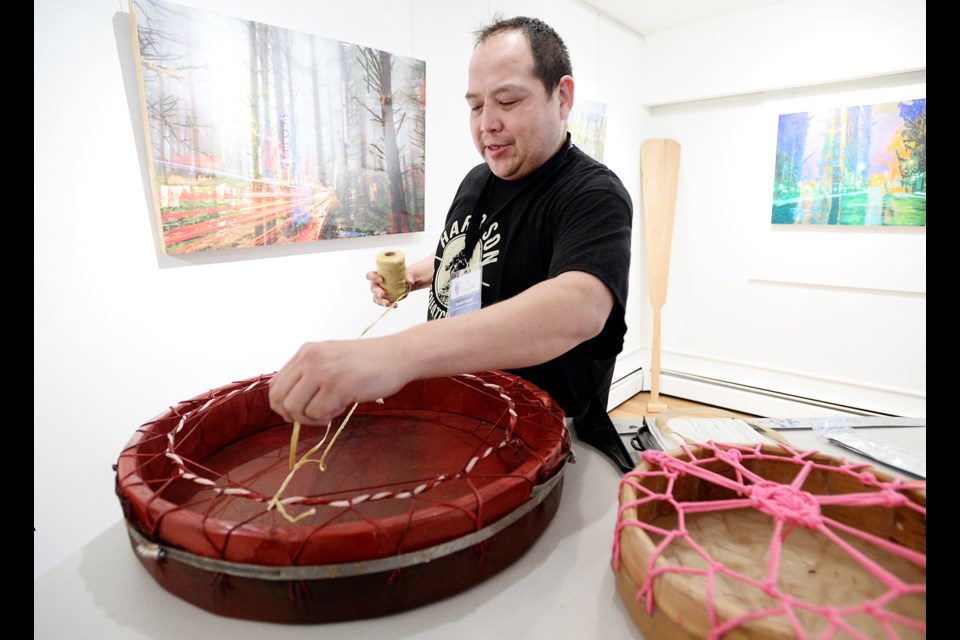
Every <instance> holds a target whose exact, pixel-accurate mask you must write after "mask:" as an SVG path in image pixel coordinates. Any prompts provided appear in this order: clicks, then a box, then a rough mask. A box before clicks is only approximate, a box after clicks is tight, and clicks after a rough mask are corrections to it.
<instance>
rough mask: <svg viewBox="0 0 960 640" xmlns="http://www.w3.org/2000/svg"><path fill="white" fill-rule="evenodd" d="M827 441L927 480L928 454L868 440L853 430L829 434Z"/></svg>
mask: <svg viewBox="0 0 960 640" xmlns="http://www.w3.org/2000/svg"><path fill="white" fill-rule="evenodd" d="M827 439H828V440H829V441H830V442H834V443H836V444H838V445H840V446H841V447H846V448H847V449H850V450H851V451H856V452H857V453H859V454H861V455H864V456H867V457H868V458H872V459H874V460H877V461H879V462H882V463H884V464H887V465H890V466H891V467H894V468H896V469H900V470H901V471H906V472H907V473H912V474H913V475H915V476H919V477H920V478H923V479H924V480H926V479H927V454H926V452H920V451H913V450H910V449H906V448H904V447H901V446H898V445H895V444H892V443H890V442H884V441H883V440H878V439H876V438H867V437H865V436H864V435H863V434H862V433H858V432H856V431H854V430H851V429H847V430H842V431H835V432H833V433H829V434H827Z"/></svg>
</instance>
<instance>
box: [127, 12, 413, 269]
mask: <svg viewBox="0 0 960 640" xmlns="http://www.w3.org/2000/svg"><path fill="white" fill-rule="evenodd" d="M131 15H132V17H133V25H134V26H133V37H134V42H135V50H136V52H137V63H138V65H137V66H138V72H139V75H140V82H141V90H142V104H141V106H142V110H143V116H144V126H145V130H146V135H147V138H148V140H147V146H148V154H149V158H148V166H149V168H150V173H151V176H150V177H151V183H152V185H153V187H154V190H155V191H154V200H155V207H156V209H157V218H158V227H159V233H160V237H161V242H162V248H163V250H164V251H165V252H166V253H168V254H182V253H191V252H199V251H214V250H219V249H227V248H241V247H257V246H265V245H276V244H289V243H307V242H314V241H318V240H328V239H334V238H346V237H353V236H371V235H384V234H395V233H409V232H416V231H423V228H424V146H425V145H424V142H425V137H424V132H425V104H426V100H425V88H426V87H425V82H426V72H425V64H424V62H423V61H420V60H416V59H412V58H405V57H401V56H397V55H393V54H391V53H388V52H386V51H380V50H378V49H372V48H369V47H363V46H359V45H354V44H349V43H345V42H340V41H337V40H330V39H327V38H321V37H318V36H314V35H309V34H306V33H301V32H297V31H291V30H288V29H281V28H278V27H275V26H270V25H267V24H262V23H259V22H253V21H250V20H243V19H240V18H235V17H230V16H224V15H220V14H216V13H211V12H207V11H201V10H198V9H193V8H191V7H187V6H184V5H179V4H172V3H167V2H163V1H160V0H131Z"/></svg>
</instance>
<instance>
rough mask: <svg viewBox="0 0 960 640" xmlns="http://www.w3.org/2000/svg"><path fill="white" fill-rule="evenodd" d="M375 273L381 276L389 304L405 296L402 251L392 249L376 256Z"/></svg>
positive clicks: (404, 270) (404, 265)
mask: <svg viewBox="0 0 960 640" xmlns="http://www.w3.org/2000/svg"><path fill="white" fill-rule="evenodd" d="M377 272H378V273H379V274H380V275H381V276H383V290H384V291H386V292H387V300H389V301H390V303H391V304H392V303H394V302H397V301H398V300H400V298H401V297H403V296H405V295H406V294H407V266H406V263H405V256H404V255H403V251H397V250H395V249H393V250H390V251H383V252H381V253H379V254H377Z"/></svg>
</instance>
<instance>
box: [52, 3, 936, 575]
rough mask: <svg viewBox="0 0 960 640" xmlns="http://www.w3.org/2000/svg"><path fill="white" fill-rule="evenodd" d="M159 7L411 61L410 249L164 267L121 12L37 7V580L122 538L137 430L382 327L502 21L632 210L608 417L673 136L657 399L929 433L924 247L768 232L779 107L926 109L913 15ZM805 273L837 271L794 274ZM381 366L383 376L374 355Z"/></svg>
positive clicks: (335, 245) (413, 310)
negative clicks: (591, 143)
mask: <svg viewBox="0 0 960 640" xmlns="http://www.w3.org/2000/svg"><path fill="white" fill-rule="evenodd" d="M178 1H179V2H181V3H183V4H189V5H191V6H194V7H197V8H201V9H206V10H211V11H218V12H222V13H226V14H229V15H234V16H239V17H243V18H247V19H251V20H256V21H260V22H265V23H269V24H273V25H277V26H281V27H285V28H289V29H296V30H299V31H305V32H309V33H314V34H318V35H322V36H326V37H330V38H334V39H337V40H342V41H346V42H352V43H355V44H361V45H366V46H371V47H374V48H378V49H383V50H387V51H390V52H392V53H396V54H398V55H403V56H412V57H415V58H418V59H421V60H424V61H425V62H426V69H427V152H426V158H427V160H426V162H427V181H426V189H427V191H426V228H425V231H424V232H422V233H414V234H404V235H395V236H387V237H380V238H353V239H343V240H335V241H322V242H317V243H314V244H313V245H310V246H291V245H284V246H275V247H261V248H257V249H249V250H235V251H230V250H228V251H218V252H215V253H214V254H210V255H188V256H182V255H181V256H166V255H163V254H162V252H160V251H159V249H158V246H159V244H158V239H157V235H156V231H155V222H154V218H153V212H152V211H151V209H150V194H149V182H148V180H147V178H146V172H145V167H144V164H143V162H144V154H145V147H144V145H145V140H144V136H143V128H142V123H141V120H140V112H139V104H138V97H137V95H136V93H135V88H136V87H135V84H134V82H135V81H134V74H135V67H134V65H133V59H132V56H133V52H132V37H131V33H130V24H129V14H128V7H127V3H126V2H125V1H119V0H38V1H37V2H35V3H34V527H35V533H34V577H35V579H36V578H37V577H39V576H40V575H42V574H43V573H45V572H46V571H48V570H49V569H50V568H52V567H53V566H55V565H56V564H58V563H59V562H60V561H62V560H63V559H64V558H66V557H67V556H69V555H70V554H72V553H74V552H77V551H78V550H80V549H82V547H83V546H84V545H85V544H86V543H87V542H89V541H90V540H92V539H93V538H95V537H96V536H97V535H99V534H100V533H101V532H102V531H104V530H105V529H107V528H108V527H110V526H111V525H113V524H115V523H116V522H117V521H118V520H119V519H120V518H121V517H122V513H121V510H120V506H119V502H118V501H117V498H116V496H115V494H114V473H113V469H112V465H113V464H114V463H115V462H116V460H117V458H118V456H119V454H120V451H121V450H122V448H123V446H124V445H125V444H126V443H127V441H128V440H129V439H130V438H131V436H132V435H133V433H134V432H135V430H136V429H137V428H138V427H139V426H140V425H141V424H143V423H144V422H147V421H148V420H150V419H151V418H152V417H154V416H156V415H157V414H159V413H161V412H162V411H164V410H166V409H167V408H168V407H169V406H170V405H173V404H175V403H176V402H178V401H181V400H185V399H188V398H191V397H193V396H196V395H198V394H200V393H203V392H205V391H207V390H209V389H211V388H214V387H218V386H220V385H223V384H226V383H229V382H232V381H235V380H239V379H243V378H248V377H252V376H256V375H259V374H261V373H267V372H272V371H275V370H277V369H278V368H279V367H280V366H282V365H283V363H284V362H285V361H286V360H287V359H288V358H289V357H290V356H291V355H292V353H293V352H294V351H295V350H296V348H297V347H298V346H299V345H300V344H301V343H303V342H304V341H307V340H314V339H328V338H352V337H356V336H357V335H358V334H359V333H360V331H361V330H362V329H363V327H365V326H366V325H367V324H369V323H370V322H371V321H373V320H374V319H376V317H377V316H379V314H380V309H378V308H377V307H374V306H373V305H372V304H371V302H370V297H369V293H368V289H367V285H366V281H365V280H364V273H365V272H366V271H368V270H370V269H372V268H373V266H374V259H375V256H376V254H377V253H378V252H379V251H382V250H384V249H386V248H397V249H401V250H403V251H404V252H406V253H407V255H408V256H411V257H412V259H416V258H419V257H422V256H424V255H427V254H428V253H432V252H433V249H434V246H435V240H436V236H437V234H438V232H439V229H440V228H441V226H442V222H443V219H444V216H445V214H446V211H447V207H448V205H449V202H450V200H451V198H452V196H453V194H454V192H455V190H456V187H457V185H458V183H459V181H460V179H461V177H462V176H463V174H464V173H465V172H466V171H467V170H468V169H469V168H470V167H471V166H473V165H474V164H476V163H477V162H479V156H478V155H477V153H476V151H475V149H474V148H473V145H472V142H471V140H470V136H469V130H468V126H467V109H466V105H465V102H464V100H463V94H464V91H465V89H466V68H467V61H468V59H469V56H470V52H471V49H472V32H473V30H474V29H476V28H477V27H479V26H480V25H482V24H483V23H485V22H486V21H488V20H489V19H490V17H491V16H492V15H493V14H494V13H496V12H498V11H502V12H504V13H505V14H507V15H520V14H528V15H535V16H537V17H540V18H543V19H544V20H546V21H547V22H548V23H550V24H552V25H553V26H554V27H555V28H557V30H558V31H559V32H560V33H561V35H563V36H564V38H565V39H566V41H567V44H568V46H569V48H570V50H571V55H572V58H573V63H574V72H575V76H576V79H577V84H576V87H577V90H576V95H577V97H578V98H583V99H589V100H593V101H597V102H601V103H604V104H606V105H607V138H606V145H605V150H604V160H605V161H606V162H607V164H609V165H610V166H611V167H612V168H613V169H614V170H615V171H617V173H618V174H619V175H620V177H621V178H622V179H623V181H624V183H625V184H626V186H627V189H628V191H629V192H630V194H631V197H632V198H633V200H634V207H635V211H636V212H637V218H636V220H637V224H636V226H635V232H634V256H633V265H632V270H631V275H632V280H631V290H630V303H629V304H630V309H629V311H628V325H629V327H630V329H629V332H628V335H627V340H626V346H625V350H624V354H623V355H622V357H621V361H620V363H619V365H618V370H617V376H618V377H624V379H625V380H627V379H629V380H630V382H629V383H628V384H622V385H621V388H620V389H618V392H617V393H618V395H617V396H616V398H618V399H619V400H622V399H625V397H627V396H628V395H629V394H631V393H634V392H636V391H638V390H639V388H640V387H639V384H640V383H641V380H642V379H637V378H636V376H634V377H633V378H629V377H628V374H630V373H631V372H633V371H636V370H638V369H640V368H641V367H642V368H643V369H645V370H646V369H648V368H649V362H650V353H649V348H650V342H651V337H650V336H651V313H650V309H649V305H648V304H647V285H646V257H645V251H644V249H643V225H642V207H641V204H640V203H641V197H640V196H641V194H640V177H639V175H640V168H639V148H640V143H641V142H642V141H643V140H644V139H646V138H649V137H672V138H675V139H677V140H678V141H679V142H680V143H681V145H682V149H683V151H682V158H681V172H680V187H679V191H678V198H677V214H676V223H675V228H674V243H673V252H672V261H671V269H670V281H669V290H668V297H667V304H666V306H665V307H664V309H663V320H664V324H663V340H662V345H663V359H662V366H663V368H664V370H665V371H670V372H675V373H676V375H665V376H664V378H663V387H662V391H663V392H664V393H676V394H678V395H686V396H687V397H691V398H693V399H699V400H703V401H706V402H714V403H716V404H720V405H722V406H728V407H731V408H737V409H740V410H745V411H755V412H757V413H768V414H770V415H781V414H778V413H777V411H786V409H783V407H784V406H786V407H789V408H792V407H793V405H791V403H789V402H787V403H786V405H783V404H781V405H778V406H776V407H774V408H772V409H771V410H770V411H762V409H763V407H762V406H759V405H758V404H757V403H758V402H761V403H762V402H763V400H762V399H761V400H759V401H758V400H757V398H758V396H760V397H761V398H762V397H763V396H762V395H761V394H757V393H745V392H744V391H743V389H742V387H741V385H747V386H755V387H758V388H760V389H772V390H775V391H777V392H780V393H782V394H785V395H788V396H808V397H811V398H813V399H816V400H819V401H823V402H833V403H837V404H841V405H844V406H851V407H858V408H861V409H864V410H868V411H876V412H881V413H893V414H897V415H925V398H926V379H925V365H926V362H925V340H926V335H925V320H926V318H925V313H926V311H925V309H926V307H925V303H926V296H925V246H926V245H925V239H926V235H925V230H923V229H921V230H906V231H904V230H902V229H900V230H893V231H895V233H871V232H870V231H874V232H888V231H891V230H886V229H882V230H866V231H865V230H848V229H840V230H836V229H834V230H813V231H810V230H802V231H804V232H803V233H790V232H781V231H779V230H773V229H771V227H770V225H769V213H770V201H769V193H770V189H771V187H770V185H771V184H772V174H773V151H772V150H773V144H774V142H775V134H776V120H775V115H774V112H775V111H776V104H775V103H777V102H779V101H788V102H789V101H793V100H815V99H821V98H825V99H828V100H829V99H832V98H834V97H837V98H839V97H841V96H847V95H851V94H852V95H853V96H854V97H859V96H863V97H873V96H874V95H878V94H877V93H876V92H885V91H893V92H896V91H897V90H898V89H899V88H901V87H908V86H916V87H918V89H917V90H920V88H924V87H925V68H926V59H925V50H926V42H925V40H926V33H925V5H924V3H923V2H917V1H915V0H911V1H910V2H907V3H899V4H896V5H895V4H894V3H890V2H885V1H884V2H872V1H867V0H840V1H837V0H834V2H830V3H826V2H818V1H816V0H794V1H792V2H787V3H784V4H782V5H776V6H774V7H771V8H769V9H762V10H757V11H751V12H748V13H745V14H742V15H740V16H737V17H736V18H732V19H721V20H712V21H708V22H706V23H701V25H696V26H695V27H688V28H684V29H677V30H674V31H670V32H664V33H662V34H657V35H655V36H650V37H648V38H646V39H644V38H642V37H640V36H639V35H638V34H636V33H634V32H632V31H630V30H628V29H626V28H624V27H622V26H621V25H620V24H619V23H617V22H616V21H614V20H611V19H608V18H606V17H605V16H602V15H599V14H598V13H597V12H596V11H595V10H593V9H592V8H589V7H588V6H587V5H585V4H583V3H581V2H579V1H578V0H516V1H506V0H503V1H500V2H494V1H491V2H450V1H449V0H408V1H402V2H397V1H396V0H357V1H356V2H352V3H344V2H340V1H337V0H275V1H272V2H262V1H258V0H178ZM911 10H912V11H911ZM874 13H876V14H877V15H874ZM906 13H909V15H904V14H906ZM890 16H895V17H890ZM812 20H816V21H818V22H817V24H811V21H812ZM840 36H843V37H840ZM890 42H895V43H896V46H892V45H891V44H889V43H890ZM894 49H895V50H896V52H897V55H893V54H892V53H891V50H894ZM814 52H815V53H816V54H817V55H813V53H814ZM828 54H829V55H828ZM859 92H862V93H859ZM913 97H922V96H913ZM770 122H773V128H772V130H771V129H770ZM789 231H791V232H792V231H794V230H789ZM824 243H825V244H824ZM878 245H879V248H882V249H883V250H884V251H893V252H894V255H895V257H896V260H898V261H900V262H902V263H903V264H904V265H905V268H906V269H907V270H908V271H910V272H911V273H912V277H907V278H904V277H902V273H903V272H902V270H897V269H893V268H892V267H891V265H889V264H886V262H888V261H889V259H890V255H887V257H886V260H881V258H880V257H879V256H878V255H877V252H878V250H879V249H878ZM771 247H774V248H776V249H777V250H778V251H780V255H781V256H784V257H786V258H789V260H788V264H787V265H786V266H783V265H782V264H781V262H782V261H781V260H779V259H778V255H776V253H774V254H773V255H771ZM824 247H826V251H825V250H824ZM809 252H812V254H813V256H814V257H813V262H814V263H816V264H821V263H822V262H823V261H824V260H826V259H829V260H832V261H834V262H832V263H831V264H830V265H826V266H834V267H836V266H839V267H841V268H840V269H837V268H834V269H826V268H824V269H821V270H819V271H818V270H815V269H808V268H807V266H808V264H807V263H805V262H804V260H805V259H806V258H805V257H804V256H806V255H807V254H808V253H809ZM818 253H819V254H823V253H827V254H828V255H826V256H824V255H818ZM795 254H796V255H795ZM864 262H866V264H863V263H864ZM894 266H896V265H894ZM871 267H872V269H871ZM894 272H895V273H894ZM831 273H832V274H842V275H843V276H844V278H846V280H843V281H834V280H831V279H830V278H831V276H830V274H831ZM824 274H826V275H824ZM858 274H859V275H858ZM864 274H865V275H864ZM814 276H816V278H814ZM854 277H861V278H866V279H867V280H868V281H863V280H862V279H861V280H857V279H854V280H852V281H850V279H851V278H854ZM811 278H813V281H809V280H811ZM824 278H826V281H823V279H824ZM871 278H872V280H871ZM898 278H899V279H898ZM804 280H808V281H804ZM425 313H426V310H425V299H424V296H419V297H417V296H414V297H412V298H411V299H410V300H408V301H406V302H405V303H404V304H402V305H401V307H400V308H399V309H397V310H395V311H393V312H391V313H390V314H388V315H387V316H386V317H385V318H384V319H383V320H381V321H380V322H379V323H378V324H377V326H376V327H375V328H374V332H381V331H382V332H393V331H396V330H399V329H402V328H405V327H407V326H410V325H412V324H414V323H417V322H420V321H422V320H423V318H424V317H425ZM383 366H385V367H389V366H402V363H398V362H394V361H392V360H391V357H390V354H384V355H383ZM703 378H717V379H720V380H727V381H729V382H730V383H732V384H733V385H734V386H733V388H724V387H721V386H719V385H715V384H705V383H704V382H703ZM648 383H649V381H647V384H648ZM619 400H615V401H619ZM738 405H742V406H738ZM798 410H799V408H798ZM124 552H125V551H124V550H118V553H124Z"/></svg>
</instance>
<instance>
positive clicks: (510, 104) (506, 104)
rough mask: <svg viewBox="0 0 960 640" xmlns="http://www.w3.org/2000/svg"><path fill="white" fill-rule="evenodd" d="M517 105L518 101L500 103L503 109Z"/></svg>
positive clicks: (502, 101)
mask: <svg viewBox="0 0 960 640" xmlns="http://www.w3.org/2000/svg"><path fill="white" fill-rule="evenodd" d="M515 104H517V101H516V100H501V101H500V106H501V107H510V106H513V105H515Z"/></svg>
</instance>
